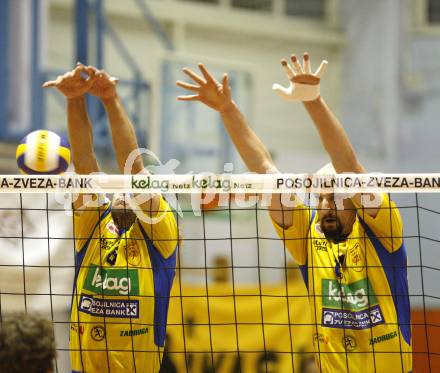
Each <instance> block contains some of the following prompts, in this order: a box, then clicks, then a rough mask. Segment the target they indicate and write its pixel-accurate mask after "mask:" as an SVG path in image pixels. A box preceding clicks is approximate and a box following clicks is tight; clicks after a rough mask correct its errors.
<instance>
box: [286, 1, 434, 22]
mask: <svg viewBox="0 0 440 373" xmlns="http://www.w3.org/2000/svg"><path fill="white" fill-rule="evenodd" d="M437 2H438V1H437ZM286 14H287V15H289V16H301V17H308V18H318V19H321V18H324V16H325V0H286Z"/></svg>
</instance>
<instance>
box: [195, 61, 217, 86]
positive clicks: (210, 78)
mask: <svg viewBox="0 0 440 373" xmlns="http://www.w3.org/2000/svg"><path fill="white" fill-rule="evenodd" d="M198 66H199V69H200V71H201V72H202V74H203V76H204V77H205V79H206V81H207V82H208V83H214V84H215V83H216V80H215V78H214V77H213V76H212V75H211V73H210V72H209V71H208V70H207V69H206V67H205V65H204V64H203V63H199V64H198Z"/></svg>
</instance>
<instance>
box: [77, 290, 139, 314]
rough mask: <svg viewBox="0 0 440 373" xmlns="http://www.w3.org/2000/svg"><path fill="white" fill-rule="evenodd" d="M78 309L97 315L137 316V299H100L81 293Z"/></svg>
mask: <svg viewBox="0 0 440 373" xmlns="http://www.w3.org/2000/svg"><path fill="white" fill-rule="evenodd" d="M78 309H79V311H81V312H84V313H87V314H89V315H92V316H98V317H117V318H130V319H131V318H133V319H137V318H139V301H138V300H120V299H101V298H94V297H91V296H87V295H81V298H80V301H79V305H78Z"/></svg>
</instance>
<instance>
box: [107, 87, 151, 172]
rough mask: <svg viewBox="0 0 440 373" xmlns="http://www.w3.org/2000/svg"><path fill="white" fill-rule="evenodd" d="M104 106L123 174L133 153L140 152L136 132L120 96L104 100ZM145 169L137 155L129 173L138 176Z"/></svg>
mask: <svg viewBox="0 0 440 373" xmlns="http://www.w3.org/2000/svg"><path fill="white" fill-rule="evenodd" d="M103 104H104V107H105V110H106V112H107V115H108V119H109V122H110V129H111V133H112V139H113V147H114V149H115V153H116V158H117V161H118V165H119V169H120V170H121V172H124V170H125V164H126V161H127V159H128V157H129V155H130V154H131V153H132V152H133V151H137V150H138V143H137V140H136V132H135V130H134V127H133V125H132V124H131V122H130V119H129V118H128V115H127V113H126V112H125V109H124V108H123V106H122V103H121V101H120V99H119V97H118V96H115V97H113V98H110V99H107V100H103ZM143 169H144V166H143V162H142V158H141V156H140V155H137V156H136V157H135V158H134V163H133V166H132V167H131V169H130V170H127V171H128V172H129V173H134V174H136V173H139V172H141V171H143Z"/></svg>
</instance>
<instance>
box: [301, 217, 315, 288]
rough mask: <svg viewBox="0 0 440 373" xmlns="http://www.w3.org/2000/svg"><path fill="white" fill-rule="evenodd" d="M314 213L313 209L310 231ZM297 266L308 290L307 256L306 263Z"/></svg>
mask: <svg viewBox="0 0 440 373" xmlns="http://www.w3.org/2000/svg"><path fill="white" fill-rule="evenodd" d="M315 214H316V211H315V210H314V211H313V212H312V219H311V220H310V223H309V231H310V226H311V224H312V223H313V219H315ZM298 267H299V270H300V271H301V275H302V278H303V280H304V283H305V284H306V288H307V291H308V290H309V257H308V256H307V261H306V264H303V265H300V266H298Z"/></svg>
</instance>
